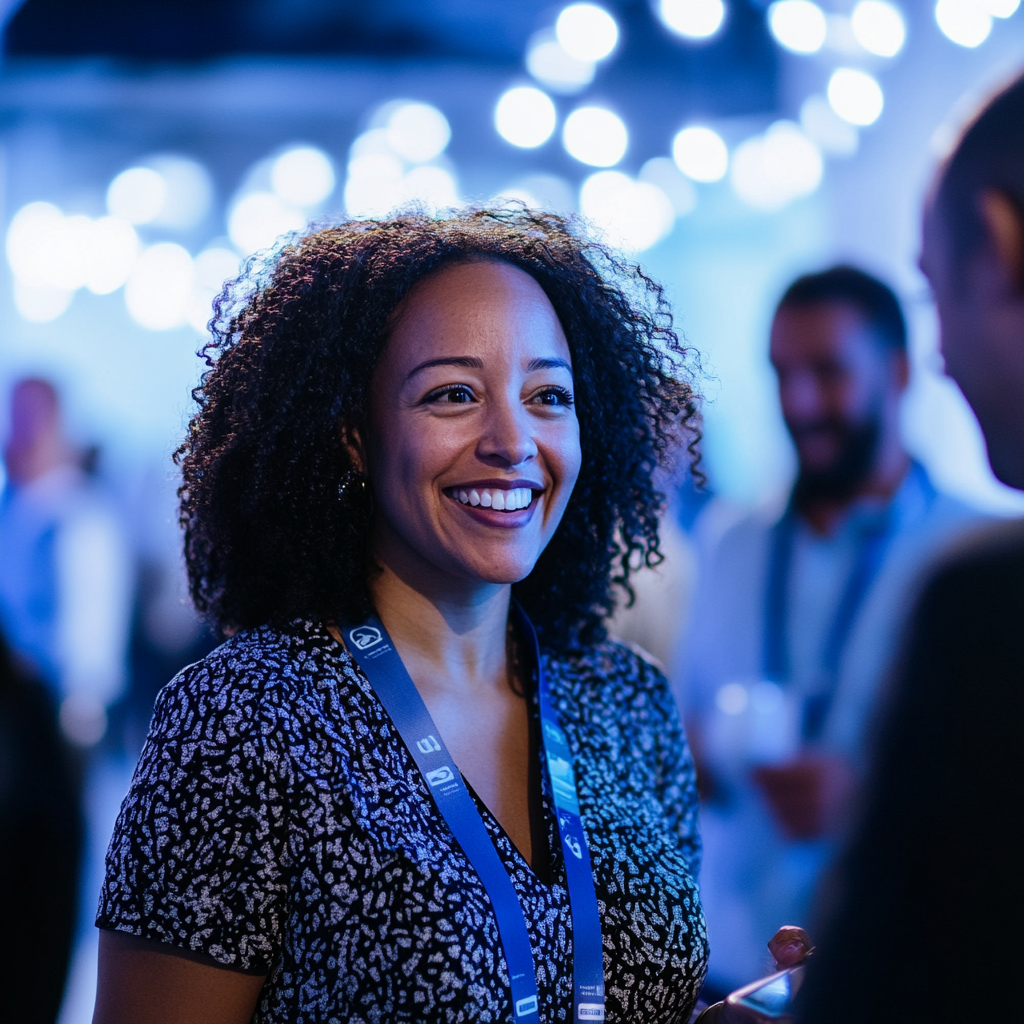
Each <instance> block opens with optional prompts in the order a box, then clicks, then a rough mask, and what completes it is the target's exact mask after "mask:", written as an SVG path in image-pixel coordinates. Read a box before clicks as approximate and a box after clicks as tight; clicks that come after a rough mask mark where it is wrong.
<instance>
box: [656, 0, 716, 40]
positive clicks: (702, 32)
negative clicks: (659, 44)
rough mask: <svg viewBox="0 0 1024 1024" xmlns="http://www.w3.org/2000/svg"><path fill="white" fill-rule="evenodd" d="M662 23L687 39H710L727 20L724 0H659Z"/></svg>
mask: <svg viewBox="0 0 1024 1024" xmlns="http://www.w3.org/2000/svg"><path fill="white" fill-rule="evenodd" d="M657 11H658V18H659V19H660V20H661V22H662V24H663V25H664V26H665V27H666V28H667V29H670V30H671V31H672V32H675V33H676V34H677V35H680V36H684V37H685V38H687V39H710V38H711V36H713V35H714V34H715V33H716V32H717V31H718V30H719V29H720V28H721V27H722V22H723V21H724V20H725V4H724V3H723V2H722V0H658V7H657Z"/></svg>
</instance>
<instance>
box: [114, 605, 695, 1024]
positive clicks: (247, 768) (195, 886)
mask: <svg viewBox="0 0 1024 1024" xmlns="http://www.w3.org/2000/svg"><path fill="white" fill-rule="evenodd" d="M545 666H546V670H547V672H548V674H549V680H550V688H551V694H552V699H553V702H554V704H555V706H556V708H557V710H558V714H559V717H560V718H561V721H562V725H563V726H564V727H565V731H566V733H567V734H568V737H569V743H570V746H571V748H572V751H573V755H574V758H575V764H576V775H577V784H578V787H579V797H580V804H581V809H582V815H583V820H584V822H585V823H586V832H587V839H588V842H589V844H590V854H591V858H592V861H593V870H594V882H595V887H596V890H597V899H598V904H599V910H600V915H601V929H602V936H603V941H604V971H605V985H606V992H607V994H606V1003H607V1019H608V1020H609V1021H633V1022H636V1024H662V1022H665V1024H667V1022H670V1021H672V1022H675V1021H686V1020H687V1019H688V1017H689V1014H690V1011H691V1009H692V1007H693V1005H694V1003H695V1002H696V999H697V992H698V990H699V989H700V986H701V983H702V981H703V979H704V973H705V966H706V960H707V940H706V936H705V931H704V919H703V917H702V915H701V910H700V904H699V901H698V896H697V886H696V884H695V881H694V879H695V878H696V876H697V871H698V867H699V859H700V844H699V839H698V836H697V824H696V814H697V794H696V788H695V784H694V769H693V761H692V759H691V757H690V752H689V749H688V747H687V745H686V740H685V738H684V736H683V734H682V731H681V729H680V726H679V721H678V717H677V715H676V711H675V706H674V704H673V702H672V698H671V696H670V694H669V692H668V688H667V685H666V683H665V679H664V677H663V676H662V675H661V673H660V672H658V670H657V669H655V668H653V667H652V666H651V665H650V664H648V663H647V662H646V661H645V660H644V659H643V658H641V657H639V656H638V655H637V654H635V653H633V652H632V651H631V650H629V649H628V648H627V647H625V646H623V645H621V644H618V643H612V642H609V643H604V644H600V645H598V646H595V647H593V648H591V649H588V650H586V651H584V652H582V653H580V654H578V655H576V656H575V657H573V658H572V659H566V660H561V659H554V658H550V659H546V660H545ZM539 756H540V755H539V753H538V758H539ZM539 774H540V779H541V810H542V816H543V817H542V820H543V822H544V826H546V831H547V846H548V850H547V855H546V860H547V861H548V870H547V871H542V872H541V873H540V874H541V875H544V876H545V877H543V878H541V877H538V874H537V873H535V872H534V871H533V870H531V868H530V866H529V865H528V864H527V862H526V861H525V860H524V859H523V857H522V856H521V855H520V853H519V852H518V850H517V849H516V847H515V846H514V845H513V844H512V842H511V841H510V840H509V838H508V836H507V835H506V833H505V831H504V830H503V829H502V827H501V825H499V824H498V822H497V820H496V819H495V818H494V817H493V816H492V815H491V814H490V813H489V812H488V811H487V809H486V807H485V806H484V805H483V804H482V803H480V802H479V801H477V802H478V805H479V806H480V810H481V813H482V814H483V817H484V821H485V823H486V825H487V829H488V831H489V832H490V834H491V837H492V839H493V840H494V844H495V846H496V847H497V849H498V851H499V853H500V855H501V858H502V860H503V862H504V864H505V867H506V868H507V870H508V872H509V875H510V876H511V878H512V880H513V884H514V886H515V889H516V892H517V894H518V896H519V900H520V903H521V904H522V906H523V909H524V912H525V915H526V919H527V927H528V931H529V935H530V941H531V944H532V947H533V955H534V963H535V966H536V969H537V980H538V986H539V995H540V1017H541V1020H542V1021H543V1022H545V1024H547V1022H554V1021H569V1020H570V1019H571V1016H572V984H571V981H572V927H571V919H570V913H569V897H568V891H567V889H566V879H565V866H564V862H563V860H562V859H561V844H560V843H559V842H558V841H557V833H556V822H555V818H554V814H553V803H552V801H551V794H550V790H549V786H548V780H547V773H546V772H541V773H539ZM535 846H536V843H535ZM96 924H97V925H98V926H99V927H100V928H106V929H111V930H116V931H121V932H127V933H129V934H131V935H136V936H142V937H144V938H149V939H154V940H157V941H159V942H164V943H168V944H170V945H174V946H178V947H180V948H181V949H183V950H188V951H192V952H197V953H203V954H206V955H208V956H210V957H212V958H213V959H214V960H216V961H218V962H219V963H221V964H223V965H224V966H225V967H229V968H233V969H236V970H240V971H248V972H256V973H260V974H263V973H265V974H266V975H267V980H266V983H265V984H264V986H263V989H262V992H261V994H260V997H259V1003H258V1006H257V1010H256V1014H255V1016H254V1018H253V1020H254V1021H258V1022H260V1024H263V1022H281V1024H284V1022H288V1024H312V1022H314V1021H315V1022H329V1021H358V1022H363V1021H366V1022H381V1024H385V1022H390V1021H402V1020H407V1021H436V1022H439V1024H440V1022H443V1024H456V1022H470V1021H473V1022H476V1021H480V1022H484V1021H511V1020H512V1011H511V1005H510V999H511V990H510V988H509V981H508V974H507V970H506V965H505V960H504V956H503V955H502V953H501V948H500V944H499V940H498V931H497V925H496V922H495V918H494V915H493V913H492V910H491V905H490V902H489V900H488V897H487V894H486V892H485V890H484V888H483V886H482V884H481V882H480V879H479V877H478V876H477V875H476V873H475V872H474V870H473V868H472V867H471V866H470V865H469V863H468V862H467V860H466V858H465V856H464V855H463V853H462V851H461V849H460V847H459V846H458V845H457V844H456V842H455V840H454V837H453V836H452V835H451V833H450V832H449V831H448V827H447V825H446V824H445V822H444V819H443V818H442V817H441V815H440V812H439V811H438V810H437V808H436V805H435V804H434V803H433V802H432V800H431V799H430V797H429V796H428V794H427V788H426V786H425V783H424V780H423V779H422V777H421V776H420V774H419V771H418V769H417V768H416V764H415V762H414V761H413V759H412V756H411V755H410V753H409V751H408V750H407V748H406V747H405V746H404V744H403V742H402V740H401V738H400V736H399V735H398V732H397V730H396V729H395V726H394V725H393V724H392V722H391V720H390V719H389V718H388V715H387V713H386V712H385V710H384V708H383V706H382V705H381V704H380V702H379V701H378V700H377V698H376V697H375V695H374V693H373V691H372V689H371V688H370V685H369V683H368V682H367V680H366V677H365V676H364V675H363V674H362V673H361V671H360V670H359V668H358V667H357V666H356V664H355V662H354V661H353V660H352V658H351V657H350V656H349V655H348V653H347V652H346V651H345V649H344V648H343V647H342V646H341V645H340V644H338V643H337V642H336V641H335V640H334V639H332V637H331V636H330V634H329V633H328V631H327V629H326V628H325V627H324V626H323V625H322V624H320V623H313V622H297V623H294V624H292V626H290V627H289V628H288V629H286V630H284V631H280V630H275V629H272V628H269V627H263V628H260V629H256V630H251V631H249V632H247V633H242V634H239V635H238V636H236V637H234V638H232V639H231V640H229V641H228V642H227V643H225V644H224V645H223V646H221V647H220V648H218V649H217V650H216V651H214V652H213V653H212V654H210V655H208V656H207V657H206V658H204V659H203V660H202V661H200V662H198V663H197V664H195V665H192V666H190V667H189V668H186V669H185V670H184V671H183V672H182V673H181V674H180V675H179V676H178V677H177V678H176V679H175V680H173V681H172V682H171V683H170V685H168V686H167V687H165V688H164V690H163V691H162V693H161V694H160V697H159V699H158V701H157V706H156V711H155V714H154V718H153V723H152V727H151V729H150V733H149V738H148V740H147V743H146V747H145V750H144V751H143V753H142V758H141V760H140V761H139V765H138V768H137V769H136V772H135V778H134V780H133V782H132V786H131V790H130V792H129V793H128V796H127V797H126V799H125V801H124V804H123V806H122V808H121V814H120V816H119V818H118V821H117V826H116V828H115V830H114V836H113V839H112V840H111V844H110V849H109V852H108V854H107V868H106V880H105V882H104V886H103V891H102V894H101V897H100V905H99V911H98V914H97V920H96Z"/></svg>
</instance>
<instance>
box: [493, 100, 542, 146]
mask: <svg viewBox="0 0 1024 1024" xmlns="http://www.w3.org/2000/svg"><path fill="white" fill-rule="evenodd" d="M556 119H557V115H556V113H555V105H554V103H552V102H551V97H550V96H548V95H547V93H545V92H541V90H540V89H535V88H533V86H529V85H524V86H518V87H516V88H515V89H509V90H508V91H507V92H506V93H504V94H503V95H502V97H501V99H499V100H498V105H497V106H496V107H495V108H494V126H495V128H497V129H498V134H499V135H500V136H501V137H502V138H503V139H504V140H505V141H506V142H511V143H512V145H513V146H519V147H520V148H522V149H535V148H536V147H537V146H540V145H543V144H544V143H545V142H547V141H548V139H550V138H551V133H552V132H553V131H554V130H555V121H556Z"/></svg>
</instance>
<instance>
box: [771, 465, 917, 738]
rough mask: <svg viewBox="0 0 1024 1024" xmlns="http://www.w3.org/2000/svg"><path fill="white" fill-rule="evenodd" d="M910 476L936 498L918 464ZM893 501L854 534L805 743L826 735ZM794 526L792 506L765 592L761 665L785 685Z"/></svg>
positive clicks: (892, 526)
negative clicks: (851, 558)
mask: <svg viewBox="0 0 1024 1024" xmlns="http://www.w3.org/2000/svg"><path fill="white" fill-rule="evenodd" d="M910 474H911V475H912V476H913V477H914V479H915V480H916V482H917V483H918V484H919V485H920V486H921V489H922V490H923V491H924V493H925V496H926V498H927V500H928V501H931V500H932V498H934V496H935V489H934V487H933V486H932V484H931V481H930V480H929V479H928V476H927V474H926V473H925V472H924V470H923V469H922V468H921V466H920V465H919V464H918V463H916V462H914V463H912V464H911V468H910ZM904 486H905V485H904ZM894 501H895V497H894V498H892V499H890V501H889V503H888V504H887V505H886V507H885V508H884V509H883V510H882V511H881V513H880V514H879V515H878V517H877V518H873V519H872V520H871V521H870V522H868V523H866V524H865V525H864V527H863V528H862V529H861V531H860V534H859V536H858V539H857V551H856V555H855V557H854V563H853V569H852V571H851V573H850V575H849V577H848V578H847V581H846V586H845V587H844V588H843V591H842V593H841V594H840V597H839V603H838V604H837V606H836V611H835V615H834V617H833V619H832V622H831V625H830V627H829V629H828V631H827V632H826V634H825V640H824V644H823V646H822V649H821V655H820V661H819V666H818V667H819V671H818V673H817V678H816V686H815V687H814V689H813V690H812V691H811V692H810V693H809V694H807V695H806V696H805V698H804V705H803V715H802V721H801V734H802V736H803V739H804V741H805V742H813V741H814V740H817V739H820V738H821V735H822V733H823V732H824V729H825V724H826V721H827V719H828V715H829V712H830V711H831V709H832V704H833V701H834V699H835V694H836V688H837V686H838V683H839V671H840V668H841V666H842V660H843V654H844V653H845V651H846V645H847V643H848V641H849V639H850V635H851V633H852V632H853V627H854V625H855V624H856V621H857V616H858V614H859V613H860V610H861V608H862V606H863V604H864V601H865V600H866V598H867V595H868V592H869V591H870V589H871V585H872V584H873V583H874V581H875V579H876V577H877V576H878V573H879V571H880V570H881V568H882V563H883V562H884V560H885V555H886V552H887V550H888V548H889V544H890V542H891V541H892V539H893V536H894V534H895V532H896V527H897V523H896V518H895V513H894V509H893V502H894ZM797 525H798V516H797V512H796V509H795V508H794V506H793V503H792V502H791V503H790V505H789V507H788V508H787V509H786V512H785V514H784V515H783V517H782V518H781V519H780V520H779V521H778V523H776V524H775V527H774V529H773V530H772V536H771V542H770V549H769V554H768V574H767V585H766V588H765V608H764V623H765V629H764V649H763V659H762V667H763V670H764V676H765V678H766V679H770V680H772V681H773V682H779V683H783V684H785V683H786V682H787V681H788V680H789V678H790V674H791V671H792V666H791V664H790V655H789V614H790V588H791V576H792V567H793V545H794V541H795V538H796V530H797Z"/></svg>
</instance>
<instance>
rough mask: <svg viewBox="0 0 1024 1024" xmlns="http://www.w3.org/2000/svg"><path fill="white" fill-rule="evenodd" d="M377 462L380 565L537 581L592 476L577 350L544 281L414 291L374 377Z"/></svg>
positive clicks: (501, 280) (454, 277)
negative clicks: (578, 394) (538, 567)
mask: <svg viewBox="0 0 1024 1024" xmlns="http://www.w3.org/2000/svg"><path fill="white" fill-rule="evenodd" d="M366 455H367V461H368V467H367V468H368V473H369V478H370V486H371V487H372V488H373V496H374V507H375V515H376V521H375V524H374V527H375V533H374V546H375V551H374V553H375V555H376V556H377V558H378V559H380V560H382V561H383V562H384V563H385V564H388V565H390V566H391V567H392V568H394V569H395V570H396V571H399V572H400V573H402V571H403V570H402V568H401V567H402V566H404V567H405V571H410V570H412V571H414V572H420V571H423V570H425V571H426V572H427V573H428V574H431V575H433V574H441V575H443V576H447V577H450V578H456V579H460V580H463V581H477V582H486V583H501V584H504V583H514V582H516V581H518V580H521V579H522V578H523V577H525V576H527V575H528V574H529V573H530V571H531V570H532V569H533V566H534V564H535V563H536V561H537V558H538V557H539V556H540V553H541V552H542V551H543V550H544V548H545V546H546V545H547V543H548V541H550V540H551V537H552V535H553V534H554V532H555V529H556V528H557V526H558V523H559V521H560V520H561V518H562V513H563V512H564V511H565V506H566V503H567V502H568V500H569V495H570V494H571V493H572V489H573V485H574V484H575V483H576V478H577V476H578V475H579V470H580V435H579V422H578V420H577V419H576V412H575V409H574V407H573V378H572V366H571V364H570V358H569V346H568V345H567V343H566V340H565V334H564V332H563V331H562V326H561V324H560V323H559V320H558V317H557V315H556V314H555V310H554V308H553V307H552V305H551V303H550V302H549V301H548V298H547V296H546V295H545V294H544V291H543V289H542V288H541V287H540V285H538V284H537V282H536V281H535V280H534V279H533V278H532V277H530V276H529V275H528V274H526V273H524V272H523V271H521V270H519V269H517V268H515V267H512V266H510V265H508V264H504V263H496V262H479V263H467V264H460V265H457V266H452V267H449V268H446V269H444V270H442V271H439V272H438V273H437V274H434V275H432V276H431V277H428V278H426V279H425V280H423V281H422V282H420V283H419V284H418V285H417V286H416V287H415V288H414V289H413V291H412V292H411V293H410V294H409V296H408V298H407V299H406V300H405V302H404V303H403V305H402V307H401V308H400V311H399V316H398V318H397V321H396V323H395V326H394V330H393V333H392V335H391V338H390V340H389V342H388V344H387V347H386V349H385V352H384V354H383V356H382V359H381V363H380V365H379V366H378V368H377V371H376V373H375V375H374V381H373V394H372V396H371V417H370V433H369V437H368V438H367V446H366Z"/></svg>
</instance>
